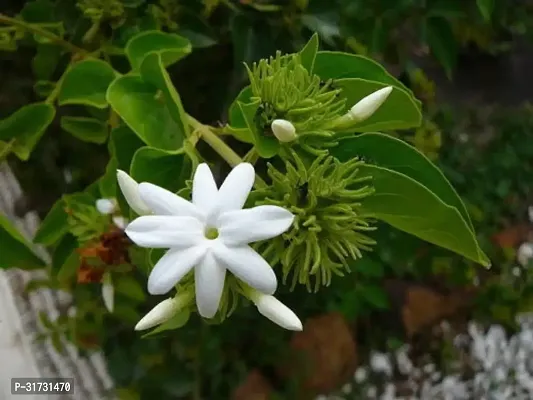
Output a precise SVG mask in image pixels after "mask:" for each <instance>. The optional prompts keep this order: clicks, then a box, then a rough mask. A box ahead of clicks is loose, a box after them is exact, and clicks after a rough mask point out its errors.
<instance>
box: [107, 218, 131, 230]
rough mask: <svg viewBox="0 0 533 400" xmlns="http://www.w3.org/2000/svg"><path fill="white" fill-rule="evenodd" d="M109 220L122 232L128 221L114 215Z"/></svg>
mask: <svg viewBox="0 0 533 400" xmlns="http://www.w3.org/2000/svg"><path fill="white" fill-rule="evenodd" d="M111 219H112V221H113V223H114V224H115V226H116V227H117V228H118V229H120V230H122V231H123V230H124V229H126V227H127V226H128V220H127V219H126V218H124V217H123V216H121V215H115V216H114V217H113V218H111Z"/></svg>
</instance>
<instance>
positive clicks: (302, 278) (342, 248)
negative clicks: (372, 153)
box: [254, 151, 375, 291]
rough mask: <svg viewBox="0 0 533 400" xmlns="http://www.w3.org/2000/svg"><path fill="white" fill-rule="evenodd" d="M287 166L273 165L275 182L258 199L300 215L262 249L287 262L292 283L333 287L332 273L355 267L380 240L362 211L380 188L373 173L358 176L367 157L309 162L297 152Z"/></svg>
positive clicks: (271, 173) (275, 260) (275, 259)
mask: <svg viewBox="0 0 533 400" xmlns="http://www.w3.org/2000/svg"><path fill="white" fill-rule="evenodd" d="M290 154H291V159H290V161H286V164H285V171H284V172H281V171H279V170H277V169H276V168H274V167H273V166H272V165H269V167H268V175H269V176H270V178H271V179H272V185H271V186H270V187H269V188H267V189H264V190H260V191H257V192H255V194H254V195H256V196H258V197H259V198H261V200H260V201H258V202H257V204H272V205H277V206H280V207H283V208H286V209H288V210H290V211H291V212H292V213H293V214H294V215H295V220H294V223H293V225H292V227H291V229H290V230H289V231H288V232H286V233H285V234H283V235H281V236H278V237H276V238H274V239H271V240H269V241H267V242H261V243H259V244H257V245H256V249H257V250H258V251H260V252H261V254H262V255H263V256H264V257H265V259H266V260H267V261H268V262H269V263H271V265H275V264H277V263H281V266H282V269H283V279H284V281H286V280H287V278H288V277H289V275H292V287H293V288H294V287H295V285H296V284H297V283H299V284H304V285H306V286H307V288H308V289H309V290H311V286H312V281H313V280H314V290H315V291H317V290H318V289H319V287H320V286H322V285H324V286H328V285H329V284H330V282H331V278H332V276H333V275H334V274H335V275H341V276H342V275H343V274H344V272H345V271H349V264H350V262H351V261H353V260H355V259H357V258H360V257H362V251H369V250H371V246H372V245H374V244H375V242H374V240H372V239H371V238H370V237H368V236H367V235H366V232H368V231H371V230H373V229H374V228H373V227H372V226H370V222H369V221H368V217H367V216H366V215H365V214H364V213H363V212H362V209H361V200H362V199H364V198H365V197H367V196H370V195H371V194H372V193H373V192H374V189H373V188H372V187H371V186H370V182H369V179H370V178H369V177H363V178H360V177H358V168H359V166H361V165H362V164H363V161H361V160H358V159H352V160H350V161H348V162H345V163H341V162H340V161H338V160H337V159H335V158H334V157H331V156H327V155H321V156H319V157H317V158H316V159H315V161H313V162H312V164H311V165H310V166H309V167H307V166H306V165H305V164H304V161H303V160H302V159H301V158H300V157H299V156H298V155H297V154H296V152H294V151H290Z"/></svg>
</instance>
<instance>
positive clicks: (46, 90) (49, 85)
mask: <svg viewBox="0 0 533 400" xmlns="http://www.w3.org/2000/svg"><path fill="white" fill-rule="evenodd" d="M56 86H57V84H56V83H55V82H50V81H37V82H35V83H34V85H33V91H34V92H35V94H36V95H37V96H38V97H39V98H46V97H48V96H50V94H51V93H52V92H53V91H54V89H55V88H56Z"/></svg>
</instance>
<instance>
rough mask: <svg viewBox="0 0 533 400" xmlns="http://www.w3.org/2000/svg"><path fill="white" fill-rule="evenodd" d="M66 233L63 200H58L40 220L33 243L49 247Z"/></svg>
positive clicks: (66, 226) (66, 220)
mask: <svg viewBox="0 0 533 400" xmlns="http://www.w3.org/2000/svg"><path fill="white" fill-rule="evenodd" d="M67 232H68V219H67V213H66V212H65V202H64V201H63V199H59V200H58V201H56V203H55V204H54V205H53V206H52V208H51V209H50V211H48V214H46V217H45V218H44V219H43V220H42V222H41V225H40V226H39V229H38V230H37V233H36V234H35V237H34V238H33V241H34V242H35V243H42V244H45V245H51V244H54V243H55V242H57V241H58V240H59V239H61V238H62V237H63V236H64V235H65V234H66V233H67Z"/></svg>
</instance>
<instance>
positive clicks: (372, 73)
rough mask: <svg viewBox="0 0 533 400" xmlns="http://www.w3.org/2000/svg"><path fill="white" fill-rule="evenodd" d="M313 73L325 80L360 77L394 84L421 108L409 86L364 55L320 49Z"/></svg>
mask: <svg viewBox="0 0 533 400" xmlns="http://www.w3.org/2000/svg"><path fill="white" fill-rule="evenodd" d="M313 73H315V74H317V75H318V76H320V77H321V78H322V79H323V80H327V79H335V80H336V79H343V78H358V79H364V80H367V81H374V82H380V83H383V84H386V85H388V86H389V85H390V86H394V87H397V88H400V89H403V90H404V91H405V92H407V93H408V94H409V95H410V96H411V97H412V98H413V99H414V100H415V101H416V102H417V104H418V107H419V108H420V104H421V103H420V101H419V100H417V99H416V98H415V97H414V95H413V92H411V91H410V90H409V88H408V87H407V86H405V85H404V84H403V83H401V82H400V81H399V80H398V79H396V78H394V77H393V76H392V75H391V74H389V73H388V72H387V70H386V69H385V68H384V67H383V66H381V65H380V64H378V63H377V62H375V61H373V60H371V59H370V58H367V57H364V56H360V55H355V54H348V53H343V52H337V51H319V52H318V53H317V54H316V59H315V68H314V71H313Z"/></svg>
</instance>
